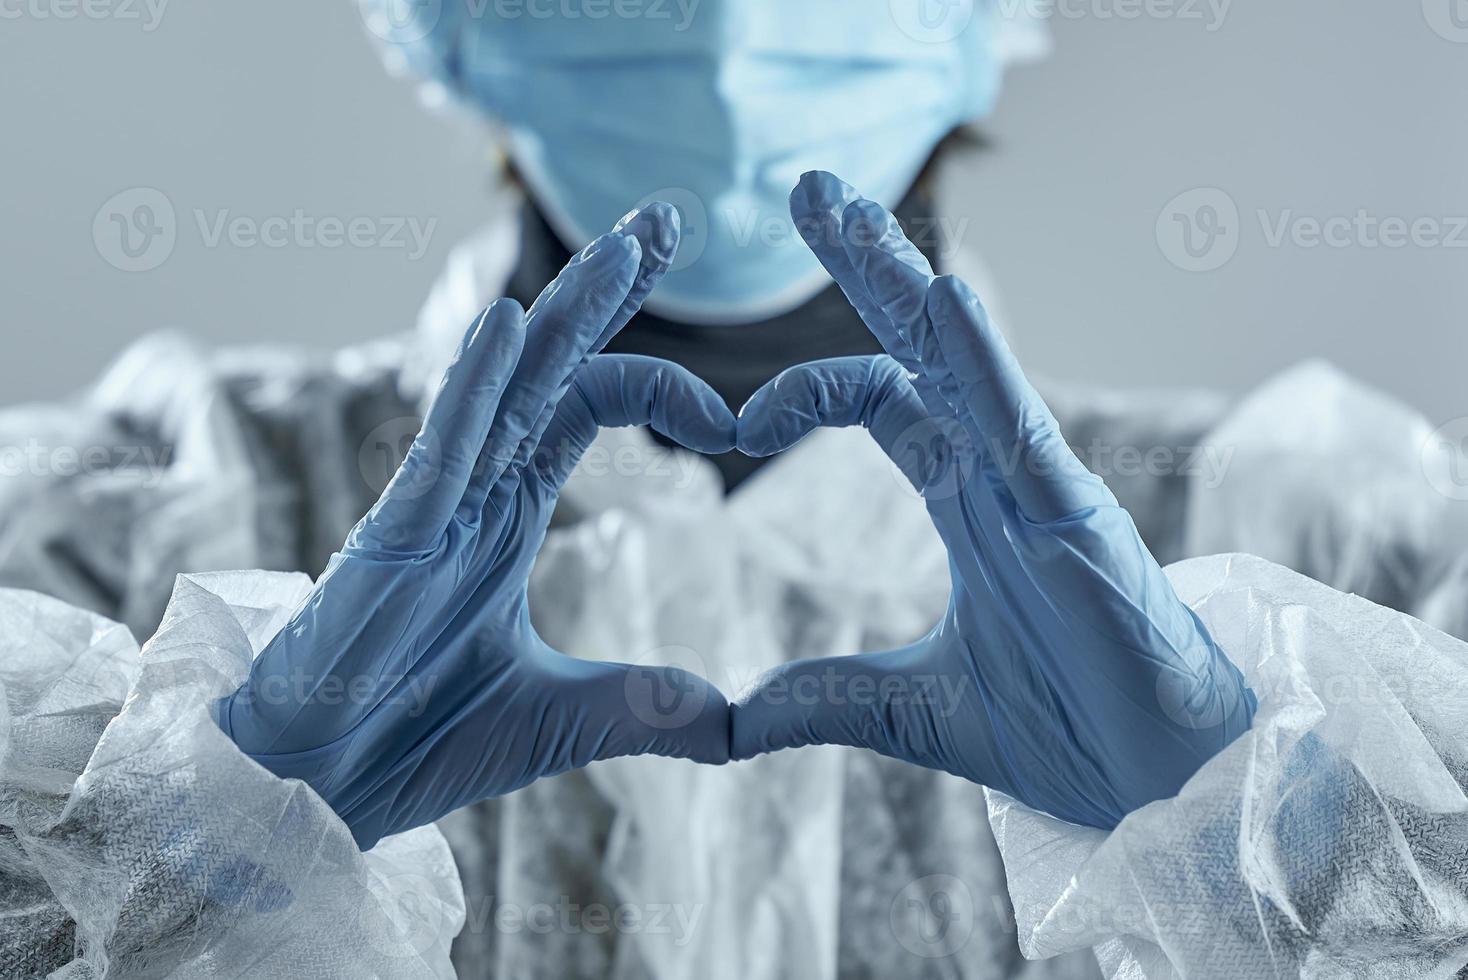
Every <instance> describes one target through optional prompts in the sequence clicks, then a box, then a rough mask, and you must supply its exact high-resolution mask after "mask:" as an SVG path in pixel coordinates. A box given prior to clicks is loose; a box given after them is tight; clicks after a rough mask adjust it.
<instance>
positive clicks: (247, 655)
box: [0, 572, 464, 980]
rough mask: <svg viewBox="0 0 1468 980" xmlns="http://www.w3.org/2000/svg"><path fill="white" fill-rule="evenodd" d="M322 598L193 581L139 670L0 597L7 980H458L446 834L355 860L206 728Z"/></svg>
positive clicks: (307, 807)
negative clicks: (259, 660) (255, 661)
mask: <svg viewBox="0 0 1468 980" xmlns="http://www.w3.org/2000/svg"><path fill="white" fill-rule="evenodd" d="M309 588H310V580H309V579H307V578H306V577H305V576H301V575H283V574H275V573H266V572H238V573H216V574H208V575H199V576H182V577H180V578H179V579H178V581H177V583H176V586H175V589H174V593H173V598H172V601H171V602H170V603H169V606H168V610H167V613H166V614H165V616H164V620H163V623H162V625H161V626H160V627H159V629H158V631H157V633H156V634H155V635H154V636H153V637H152V639H151V640H149V642H148V643H147V644H146V645H145V647H144V649H143V650H142V652H141V653H140V652H139V650H138V647H137V645H136V643H135V642H134V641H133V639H132V637H131V635H130V634H129V633H128V631H127V630H126V629H125V628H124V627H122V626H121V625H119V624H116V623H113V622H110V621H108V620H106V619H104V618H102V617H100V616H97V615H95V614H92V613H88V612H84V611H81V610H78V609H76V608H74V607H72V606H69V605H67V604H65V603H63V602H61V601H59V600H57V599H52V598H49V597H45V596H42V595H39V594H37V593H32V592H24V591H19V590H0V870H3V874H0V881H3V887H0V976H5V977H7V978H8V977H27V978H29V977H58V978H62V977H64V978H67V980H75V978H82V977H102V976H106V977H108V978H127V977H143V976H148V977H161V976H167V977H170V978H174V977H177V978H184V977H206V976H218V975H222V974H227V975H228V976H230V977H260V978H275V977H283V976H311V977H341V978H344V980H345V978H360V977H363V976H392V977H422V978H439V977H451V976H452V975H453V972H452V968H451V967H450V965H449V958H448V948H449V943H450V941H451V939H452V938H453V936H454V935H455V934H456V933H457V932H458V931H459V928H460V927H461V925H462V923H463V919H464V902H463V895H462V892H461V889H460V885H459V879H458V874H457V872H456V870H455V868H454V864H453V860H452V858H451V856H450V855H449V852H448V848H447V845H446V844H445V843H444V841H443V838H442V836H441V835H440V834H439V832H438V831H437V830H436V829H435V828H433V827H424V828H420V829H417V830H414V831H411V832H409V833H405V834H401V835H399V836H396V837H389V838H386V839H384V840H383V841H382V842H381V843H380V844H379V845H378V846H377V847H375V848H374V849H373V850H371V851H370V852H367V853H365V854H364V853H362V852H361V851H360V850H359V849H358V848H357V846H356V844H355V842H354V841H353V839H352V836H351V834H350V832H349V831H348V830H347V828H346V826H345V825H344V824H343V823H342V822H341V820H340V819H338V818H337V816H336V815H335V814H334V813H333V812H332V810H331V809H330V808H329V807H328V806H327V805H326V804H325V803H324V802H323V801H322V800H321V799H320V798H319V797H317V796H316V795H315V794H314V793H313V792H312V791H311V790H310V789H308V788H307V787H306V786H305V785H304V784H302V783H300V782H297V781H294V780H282V779H279V778H277V777H275V776H274V775H272V774H270V773H269V772H267V771H266V770H265V769H263V768H261V767H260V766H258V765H256V764H255V763H253V762H251V761H250V760H249V759H248V758H247V757H246V756H245V755H244V754H243V753H241V752H240V751H239V750H238V749H237V748H235V746H234V744H233V743H232V742H230V740H229V738H228V737H227V736H225V735H224V733H223V732H221V731H220V730H219V729H218V728H217V727H216V726H215V724H214V722H213V720H212V718H211V717H210V715H209V713H208V710H207V705H208V704H209V702H210V701H211V700H212V699H214V698H216V697H218V696H219V695H220V694H222V693H224V692H226V691H228V690H232V689H233V688H234V687H235V686H237V685H238V684H239V682H240V681H241V680H242V679H243V678H244V676H245V673H246V671H247V669H248V667H249V664H250V661H251V658H252V657H253V656H254V654H255V653H256V652H258V650H259V649H260V648H261V647H262V646H263V645H264V644H265V643H266V642H267V641H268V640H269V639H270V637H271V636H272V635H273V634H274V633H275V632H276V631H277V630H278V629H279V628H280V626H281V624H282V623H284V622H285V621H286V619H287V617H288V616H289V614H290V611H291V609H292V608H293V607H294V605H295V604H296V603H297V602H299V601H300V599H301V598H302V597H303V596H304V595H305V594H306V593H307V591H308V590H309Z"/></svg>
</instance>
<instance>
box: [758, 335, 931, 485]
mask: <svg viewBox="0 0 1468 980" xmlns="http://www.w3.org/2000/svg"><path fill="white" fill-rule="evenodd" d="M935 424H938V423H935V422H934V420H933V419H931V418H930V417H929V415H928V412H927V409H926V408H925V407H924V406H923V403H922V399H920V398H919V397H918V394H917V392H916V391H915V390H914V389H913V387H912V384H911V383H910V382H909V380H908V377H907V374H906V372H904V371H903V370H902V368H901V367H900V366H899V365H898V364H897V362H896V361H894V360H893V359H892V358H890V357H887V356H885V355H880V356H857V357H833V358H828V359H826V360H822V361H810V362H808V363H805V364H797V365H796V366H795V367H792V368H788V369H786V370H784V371H782V372H780V374H779V375H778V376H777V377H775V378H774V379H772V380H771V381H768V382H766V383H765V385H764V386H763V387H761V388H760V389H759V390H758V391H756V392H755V393H754V394H753V395H751V396H750V399H749V401H748V402H746V403H745V404H744V407H743V408H742V409H740V411H739V451H740V452H742V453H744V454H745V455H748V456H755V457H760V456H773V455H774V454H775V453H779V452H784V451H785V450H786V449H789V448H790V447H791V446H793V445H795V444H796V443H797V442H799V441H800V440H801V439H804V438H805V437H806V436H807V435H809V434H810V433H811V432H813V431H815V430H816V429H818V428H821V427H823V426H832V427H841V426H852V425H860V426H862V427H864V428H866V429H868V430H869V431H870V432H871V434H872V438H873V439H874V440H876V442H877V445H879V446H881V447H882V450H883V451H884V452H886V454H887V455H888V457H889V458H891V460H892V461H893V462H894V463H896V464H897V466H898V468H899V469H901V470H902V473H903V475H904V476H906V477H907V479H908V481H909V482H911V483H912V485H913V487H914V488H916V489H917V490H919V491H922V490H924V489H926V488H927V487H928V486H929V485H930V484H931V483H932V482H933V480H934V479H935V478H937V477H938V476H939V475H941V474H943V473H948V472H952V470H953V465H954V464H955V463H957V462H958V461H957V460H955V459H953V458H952V457H953V451H954V442H953V440H951V439H936V440H935V439H932V438H930V437H931V436H932V435H934V434H936V433H935V430H934V426H935ZM949 424H956V423H953V422H952V421H951V420H949ZM934 452H936V453H938V454H939V455H938V456H937V457H935V456H934V455H933V453H934Z"/></svg>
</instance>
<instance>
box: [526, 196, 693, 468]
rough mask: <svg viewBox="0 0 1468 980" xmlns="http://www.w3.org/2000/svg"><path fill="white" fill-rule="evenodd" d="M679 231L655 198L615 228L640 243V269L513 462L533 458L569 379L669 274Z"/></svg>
mask: <svg viewBox="0 0 1468 980" xmlns="http://www.w3.org/2000/svg"><path fill="white" fill-rule="evenodd" d="M678 231H679V219H678V211H677V209H676V208H674V207H673V206H672V205H671V204H665V203H663V202H661V201H655V202H653V203H652V204H649V205H648V206H647V207H645V208H642V209H641V210H639V211H634V212H632V213H631V214H628V215H627V216H626V217H624V218H623V219H622V220H621V221H619V222H618V223H617V226H616V227H615V228H613V229H612V234H614V235H621V236H622V237H624V238H627V239H630V240H632V241H634V242H636V243H637V245H638V262H637V271H636V274H635V275H634V276H633V278H632V285H631V287H630V288H629V289H628V290H627V295H626V297H625V298H624V299H623V300H622V304H621V305H620V306H619V307H618V308H617V310H616V312H614V313H613V314H612V315H611V317H610V318H609V319H608V320H607V321H606V326H605V327H604V328H603V329H602V331H601V333H600V334H599V335H598V336H597V337H596V339H595V340H594V341H592V343H591V344H590V345H589V346H588V347H587V348H586V350H585V351H584V352H583V354H582V356H581V361H580V363H578V364H577V366H576V368H575V369H573V370H572V372H571V374H570V375H568V376H567V379H566V383H565V384H563V385H562V386H561V387H560V388H559V389H558V390H557V392H556V393H555V395H554V396H553V397H552V398H551V399H550V400H549V401H548V402H547V404H546V406H545V408H544V409H543V410H542V411H541V413H540V417H539V418H538V419H536V421H535V424H534V425H533V426H531V428H530V431H529V433H528V434H527V435H526V437H525V439H524V440H523V441H522V442H521V443H520V447H519V449H518V450H517V451H516V453H515V459H514V462H513V464H512V465H515V466H524V465H525V463H526V462H527V461H528V460H529V459H530V456H531V454H532V453H533V452H534V451H535V448H536V446H538V445H539V444H540V440H541V438H542V436H543V435H544V434H545V429H546V426H548V425H549V424H550V421H551V419H552V418H553V417H554V416H555V410H556V405H557V403H559V401H560V399H561V398H562V397H564V396H565V393H566V384H569V382H570V378H571V377H574V376H575V375H576V373H577V372H578V371H579V369H580V368H581V367H582V366H584V365H585V364H586V363H587V361H588V360H589V359H590V358H592V357H595V356H596V355H597V354H600V353H601V351H602V349H603V348H604V347H606V345H607V342H608V341H610V340H611V339H612V338H613V337H614V336H616V335H617V332H618V331H619V330H621V329H622V328H623V327H624V326H626V325H627V322H628V321H629V320H631V319H632V317H633V316H634V315H636V313H637V311H638V310H639V309H641V307H642V301H643V300H645V299H647V296H648V294H649V293H651V292H652V290H653V288H654V287H655V286H656V285H657V284H658V283H659V282H660V281H661V280H662V278H663V276H664V274H666V273H667V271H668V269H669V267H670V266H671V265H672V264H673V257H674V255H675V254H676V253H677V251H678Z"/></svg>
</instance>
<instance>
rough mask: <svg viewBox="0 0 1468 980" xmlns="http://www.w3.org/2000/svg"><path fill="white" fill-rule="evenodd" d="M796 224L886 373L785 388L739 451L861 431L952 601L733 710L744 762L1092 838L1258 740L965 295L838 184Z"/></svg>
mask: <svg viewBox="0 0 1468 980" xmlns="http://www.w3.org/2000/svg"><path fill="white" fill-rule="evenodd" d="M791 210H792V214H793V216H794V218H795V222H796V225H797V227H799V228H800V229H801V230H802V233H803V235H804V236H805V238H806V240H807V243H808V244H809V245H810V246H811V248H812V249H813V250H814V251H815V252H816V254H817V256H819V258H820V260H821V262H822V263H823V264H824V265H825V267H826V269H827V271H828V272H830V274H831V276H832V277H833V278H834V279H835V280H836V282H837V283H838V284H839V285H840V286H841V288H842V290H843V291H844V292H845V294H846V297H847V299H848V300H849V301H850V302H851V303H852V304H853V305H854V306H855V307H856V309H857V311H858V312H859V313H860V315H861V317H862V319H863V321H864V322H865V323H866V324H867V326H868V327H869V328H870V329H871V331H872V333H873V334H874V335H875V336H876V337H877V339H878V340H879V341H880V342H881V344H882V346H883V348H884V349H885V350H886V351H887V355H886V356H876V357H848V358H837V359H833V360H828V361H818V362H814V363H810V364H804V365H800V366H797V367H795V368H792V369H790V370H789V371H786V372H785V373H784V374H782V375H781V376H779V377H778V378H776V379H775V380H774V381H772V382H770V383H769V384H767V385H766V386H765V387H764V388H762V389H761V390H760V391H758V392H757V393H756V394H755V395H754V396H753V397H752V398H751V399H750V401H749V403H748V404H747V405H746V406H745V407H744V409H743V411H742V412H741V415H740V419H739V430H738V443H739V448H740V449H741V450H743V451H744V452H746V453H749V454H750V455H754V456H765V455H769V454H772V453H776V452H779V451H781V450H783V449H785V448H787V447H789V446H791V445H793V444H794V443H795V442H797V441H798V440H800V439H801V438H802V437H804V436H805V435H806V434H808V433H809V432H810V431H812V430H813V429H814V428H816V427H817V426H823V425H831V426H850V425H862V426H864V427H866V428H867V429H869V430H870V432H871V434H872V436H873V437H874V438H875V439H876V441H877V442H878V443H879V444H880V445H881V447H882V448H883V449H884V450H885V451H886V452H887V453H888V455H889V456H890V457H891V458H892V459H893V460H894V461H895V462H896V463H897V464H898V465H899V466H900V467H901V469H902V471H903V472H904V474H905V475H906V476H907V477H908V479H909V480H911V482H912V483H913V485H914V486H915V487H917V488H918V490H919V491H920V492H922V494H923V496H924V499H925V503H926V506H927V509H928V513H929V515H930V516H931V518H932V520H933V523H934V525H935V526H936V527H937V530H938V533H939V535H940V536H941V538H942V540H943V542H944V544H945V546H946V547H947V550H948V554H949V566H950V572H951V578H952V595H951V599H950V601H949V606H948V610H947V612H946V614H945V615H944V616H943V618H942V620H941V621H940V622H939V623H938V624H937V625H936V626H935V627H934V628H933V630H932V631H931V632H930V633H929V634H928V635H927V636H925V637H923V638H922V639H921V640H919V641H918V642H916V643H914V644H912V645H910V646H907V647H904V648H902V649H899V650H892V651H888V652H885V653H874V654H867V655H863V656H855V657H843V658H834V659H824V660H814V661H798V662H795V663H791V664H787V665H785V666H783V667H781V668H779V669H777V670H775V671H773V672H771V673H770V674H768V675H766V676H765V677H764V678H762V679H761V681H759V682H758V683H757V684H756V685H755V687H754V688H752V689H751V690H750V691H748V692H746V693H745V694H744V695H742V696H741V697H740V698H739V699H738V700H737V701H736V703H735V704H734V705H733V707H732V709H731V714H732V718H733V734H732V737H731V749H732V754H733V756H734V757H735V758H748V757H750V756H753V755H756V754H758V753H761V752H769V751H773V750H776V749H781V748H788V747H793V746H801V745H808V744H813V743H836V744H842V745H856V746H865V747H867V748H871V749H874V750H876V751H877V752H880V753H882V754H884V755H888V756H893V757H895V758H899V759H905V760H908V761H911V762H914V763H917V764H919V765H923V766H928V767H931V768H935V769H942V770H944V771H947V772H950V773H954V774H956V775H959V776H963V777H965V778H967V779H970V780H972V781H974V782H978V783H982V784H984V785H986V786H992V787H994V788H996V789H999V790H1002V791H1003V792H1005V793H1008V794H1009V795H1011V796H1013V797H1015V798H1017V799H1019V800H1020V801H1022V802H1024V803H1026V804H1028V805H1030V806H1032V807H1035V808H1037V809H1040V810H1044V811H1047V812H1049V813H1051V814H1053V815H1055V816H1057V817H1060V818H1062V819H1065V820H1069V821H1071V822H1074V823H1079V824H1086V825H1089V826H1093V827H1102V828H1109V827H1112V826H1115V825H1116V824H1117V823H1118V822H1119V821H1120V820H1121V819H1122V818H1123V817H1124V816H1126V814H1127V813H1129V812H1131V811H1132V810H1135V809H1137V808H1138V807H1141V806H1143V805H1145V804H1146V803H1149V802H1151V801H1153V800H1157V799H1161V798H1164V797H1168V796H1172V795H1175V794H1176V793H1177V791H1178V789H1179V788H1180V787H1181V786H1182V785H1183V783H1184V782H1185V781H1186V780H1187V779H1188V778H1189V777H1190V776H1192V774H1193V773H1194V772H1196V771H1197V770H1198V769H1199V768H1200V767H1201V766H1202V765H1203V764H1204V763H1205V762H1206V761H1207V760H1208V759H1209V758H1211V757H1212V756H1213V755H1214V754H1215V753H1217V752H1218V751H1219V750H1221V749H1222V748H1223V747H1224V746H1226V745H1228V744H1229V742H1231V741H1232V740H1233V739H1235V738H1237V737H1238V736H1239V735H1240V734H1242V733H1243V732H1244V731H1246V730H1247V729H1248V727H1249V724H1250V721H1251V719H1252V715H1253V710H1254V706H1255V701H1254V698H1253V695H1252V694H1251V692H1249V690H1248V689H1247V687H1246V686H1245V683H1244V680H1243V677H1242V676H1241V675H1240V673H1239V671H1238V670H1237V669H1236V668H1235V667H1234V666H1233V665H1232V664H1231V663H1230V662H1229V660H1228V658H1227V657H1226V656H1224V654H1223V652H1222V651H1221V650H1219V648H1218V647H1217V646H1216V644H1214V642H1213V640H1212V638H1211V637H1210V636H1209V635H1208V631H1207V629H1206V628H1205V627H1204V626H1203V624H1202V623H1201V622H1200V621H1199V620H1198V618H1197V617H1196V616H1195V615H1194V614H1193V612H1192V611H1191V610H1190V609H1189V608H1188V607H1187V606H1185V605H1184V604H1183V603H1182V602H1181V601H1180V600H1179V599H1178V598H1177V596H1176V594H1175V593H1174V592H1173V590H1172V587H1171V585H1170V584H1169V582H1168V580H1167V578H1166V576H1165V575H1163V573H1162V569H1161V568H1160V567H1158V565H1157V562H1156V561H1155V560H1153V558H1152V556H1151V554H1150V553H1149V552H1148V551H1147V549H1146V547H1145V546H1144V545H1143V544H1142V541H1141V539H1140V537H1139V536H1138V534H1137V531H1136V528H1135V527H1134V525H1133V524H1132V521H1131V518H1130V517H1129V516H1128V514H1127V513H1126V512H1125V511H1124V510H1122V509H1121V508H1120V507H1119V506H1118V505H1117V503H1116V500H1115V498H1114V497H1113V496H1112V495H1111V493H1110V491H1108V490H1107V488H1106V486H1105V484H1104V483H1103V482H1102V481H1101V480H1100V479H1099V478H1098V477H1096V476H1094V475H1092V474H1091V473H1089V472H1088V471H1087V470H1086V469H1085V468H1084V467H1083V466H1082V465H1081V463H1080V462H1079V460H1077V459H1076V457H1075V455H1074V454H1073V453H1072V452H1071V451H1070V448H1069V447H1068V446H1067V445H1066V443H1065V440H1064V439H1063V438H1062V437H1061V434H1060V430H1059V427H1058V426H1057V425H1056V423H1055V419H1054V417H1053V416H1052V415H1051V413H1050V411H1049V409H1048V408H1046V406H1045V404H1044V402H1043V401H1041V399H1040V397H1039V395H1038V394H1036V392H1035V391H1034V389H1033V388H1032V387H1031V386H1030V384H1029V382H1028V381H1027V380H1026V379H1025V377H1024V374H1023V373H1022V372H1021V371H1020V368H1019V365H1018V364H1017V363H1016V361H1015V359H1014V357H1013V355H1012V354H1011V353H1010V352H1009V349H1008V347H1007V346H1006V345H1005V342H1004V339H1003V337H1002V336H1001V335H1000V334H999V332H998V331H997V330H995V329H994V327H993V326H992V325H991V324H990V323H989V320H988V317H987V316H986V315H985V313H984V309H983V307H982V306H981V305H980V303H979V300H978V298H977V297H976V296H975V295H974V294H973V292H972V291H971V290H970V289H969V288H968V287H967V286H966V285H965V284H964V283H962V282H960V281H959V280H957V279H954V278H951V277H942V278H938V277H935V276H934V275H933V272H932V270H931V269H930V268H929V267H928V264H927V262H926V260H925V259H924V258H923V257H922V255H921V253H920V252H919V251H918V250H917V249H916V248H915V247H914V246H913V245H912V244H910V243H909V242H908V241H907V239H906V237H905V236H904V235H903V233H902V230H901V228H899V227H898V225H897V222H896V219H895V218H893V217H892V215H890V214H888V213H887V212H886V211H885V210H883V209H882V208H881V207H879V206H878V205H876V204H874V203H872V202H871V201H866V200H862V199H861V198H860V197H859V196H858V195H857V194H856V193H855V191H853V190H852V189H851V188H850V187H848V186H847V185H845V184H843V183H842V182H841V181H839V180H838V179H836V178H835V177H833V176H832V175H830V174H826V173H812V174H807V175H805V176H804V177H803V178H802V179H801V182H800V185H799V186H798V187H797V188H796V190H795V193H794V194H793V195H792V198H791ZM843 489H845V488H833V491H836V492H840V491H841V490H843Z"/></svg>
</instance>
